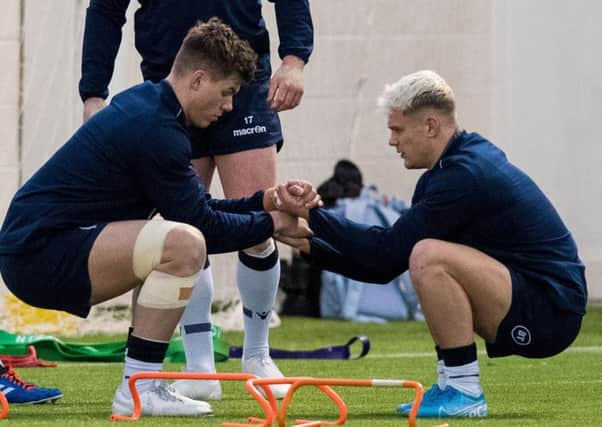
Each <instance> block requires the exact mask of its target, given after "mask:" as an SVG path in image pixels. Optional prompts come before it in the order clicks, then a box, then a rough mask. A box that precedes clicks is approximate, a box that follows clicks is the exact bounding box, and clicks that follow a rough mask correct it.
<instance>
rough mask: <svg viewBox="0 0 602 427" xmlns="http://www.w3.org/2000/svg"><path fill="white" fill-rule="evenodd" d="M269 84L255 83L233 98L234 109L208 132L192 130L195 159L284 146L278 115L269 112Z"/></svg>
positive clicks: (205, 130) (265, 82) (207, 130)
mask: <svg viewBox="0 0 602 427" xmlns="http://www.w3.org/2000/svg"><path fill="white" fill-rule="evenodd" d="M269 85H270V83H269V81H267V80H264V81H253V82H251V83H250V84H248V85H246V86H243V87H241V88H240V91H239V92H238V93H237V94H236V96H234V101H233V102H234V108H233V109H232V111H230V112H228V113H224V114H223V115H222V116H221V117H220V118H219V120H218V121H217V122H215V123H212V124H211V125H210V126H209V127H207V128H205V129H201V128H193V129H191V131H190V139H191V141H192V158H193V159H198V158H200V157H207V156H216V155H223V154H232V153H237V152H239V151H245V150H252V149H256V148H265V147H270V146H272V145H277V148H278V151H280V148H281V147H282V142H283V140H282V127H281V126H280V119H279V118H278V113H276V112H274V111H272V110H270V107H269V106H268V102H267V97H268V89H269Z"/></svg>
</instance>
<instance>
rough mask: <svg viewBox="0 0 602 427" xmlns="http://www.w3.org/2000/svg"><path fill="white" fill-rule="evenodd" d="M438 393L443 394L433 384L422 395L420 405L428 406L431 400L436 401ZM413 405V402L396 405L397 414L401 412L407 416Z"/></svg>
mask: <svg viewBox="0 0 602 427" xmlns="http://www.w3.org/2000/svg"><path fill="white" fill-rule="evenodd" d="M440 393H443V390H441V389H440V388H439V386H438V385H437V384H436V383H435V384H433V386H432V387H431V388H429V389H428V390H427V391H425V392H424V394H423V395H422V404H421V405H425V404H429V403H428V402H430V401H431V400H433V399H436V398H437V397H438V396H439V394H440ZM413 403H414V402H406V403H401V404H399V405H397V412H401V413H403V414H405V415H408V414H409V413H410V411H411V410H412V404H413Z"/></svg>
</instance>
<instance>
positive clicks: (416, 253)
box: [409, 239, 441, 286]
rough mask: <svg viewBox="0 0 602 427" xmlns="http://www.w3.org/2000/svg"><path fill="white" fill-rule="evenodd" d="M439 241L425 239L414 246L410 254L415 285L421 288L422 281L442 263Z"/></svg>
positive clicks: (411, 273) (410, 265) (411, 274)
mask: <svg viewBox="0 0 602 427" xmlns="http://www.w3.org/2000/svg"><path fill="white" fill-rule="evenodd" d="M440 243H441V242H440V241H439V240H435V239H423V240H420V241H419V242H418V243H416V244H415V245H414V247H413V248H412V252H411V253H410V261H409V270H410V276H411V277H412V281H413V282H414V285H416V286H420V282H422V280H421V279H423V278H424V276H425V275H426V274H429V273H430V271H429V270H431V269H432V268H433V267H436V266H437V265H438V263H439V262H440V259H441V257H440V254H439V250H440V248H441V245H440Z"/></svg>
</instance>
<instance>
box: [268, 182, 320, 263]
mask: <svg viewBox="0 0 602 427" xmlns="http://www.w3.org/2000/svg"><path fill="white" fill-rule="evenodd" d="M263 204H264V208H265V210H266V211H268V212H269V213H270V215H271V216H272V220H273V221H274V238H275V239H276V240H278V241H280V242H282V243H284V244H287V245H289V246H292V247H294V248H297V249H299V250H300V251H302V252H305V253H309V248H310V244H309V237H311V236H312V235H313V232H312V231H311V229H310V228H309V224H308V222H307V219H308V218H309V210H310V209H311V208H314V207H320V206H322V205H323V203H322V199H321V197H320V195H319V194H318V193H317V192H316V190H315V189H314V187H313V185H312V184H311V183H309V182H307V181H302V180H290V181H288V182H286V183H285V184H280V185H278V186H276V187H272V188H269V189H267V190H266V191H265V193H264V201H263Z"/></svg>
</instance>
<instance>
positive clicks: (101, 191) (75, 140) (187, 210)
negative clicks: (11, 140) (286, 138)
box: [0, 80, 274, 254]
mask: <svg viewBox="0 0 602 427" xmlns="http://www.w3.org/2000/svg"><path fill="white" fill-rule="evenodd" d="M183 116H184V115H183V113H182V109H181V107H180V104H179V102H178V100H177V98H176V96H175V94H174V92H173V90H172V88H171V86H170V85H169V84H168V83H167V82H166V81H165V80H163V81H161V82H160V83H151V82H146V83H142V84H140V85H137V86H134V87H132V88H130V89H128V90H126V91H124V92H121V93H120V94H118V95H116V96H115V97H114V98H113V100H112V101H111V103H110V104H109V105H108V106H107V107H105V108H103V109H102V110H101V111H99V112H98V113H97V114H95V115H94V116H93V117H92V118H91V119H90V120H88V121H87V122H86V123H85V124H84V125H83V126H81V127H80V128H79V130H77V132H76V133H75V134H74V135H73V136H72V137H71V138H70V139H69V140H68V141H67V143H66V144H65V145H63V146H62V147H61V148H60V149H59V150H58V151H57V152H56V153H55V154H54V155H53V156H52V157H51V158H50V159H49V160H48V161H47V162H46V163H45V164H44V165H43V166H42V167H41V168H40V169H39V170H38V171H37V172H36V173H35V174H34V175H33V176H32V177H31V178H30V179H29V180H28V181H27V182H26V183H25V184H24V185H23V187H22V188H21V189H20V190H19V191H18V192H17V193H16V195H15V196H14V198H13V200H12V202H11V204H10V206H9V209H8V213H7V215H6V218H5V220H4V224H3V226H2V229H0V254H18V253H25V252H28V251H30V250H35V249H36V248H39V247H42V246H43V245H44V244H45V242H46V240H47V238H48V237H49V236H51V235H52V234H53V233H56V232H60V231H61V230H65V229H73V228H75V227H84V226H90V225H94V224H97V223H109V222H114V221H123V220H134V219H147V218H149V215H151V213H153V212H158V213H160V214H161V215H162V216H163V218H165V219H166V220H171V221H178V222H183V223H187V224H191V225H193V226H196V227H197V228H198V229H199V230H201V231H202V232H203V235H204V236H205V241H206V244H207V251H208V253H210V254H211V253H222V252H230V251H235V250H241V249H244V248H248V247H250V246H253V245H256V244H258V243H260V242H262V241H264V240H266V239H267V238H269V237H270V236H271V235H272V233H273V228H274V225H273V222H272V218H271V216H270V215H269V214H268V213H266V212H263V192H257V193H256V194H255V195H253V196H252V197H249V198H243V199H238V200H216V199H211V198H210V197H209V196H208V195H207V194H206V193H205V189H204V186H203V184H202V182H201V181H200V179H199V178H198V177H197V175H196V174H195V173H194V171H193V169H192V166H191V164H190V156H191V154H190V141H189V139H188V135H187V129H186V127H185V125H184V117H183ZM259 211H262V212H259Z"/></svg>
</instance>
